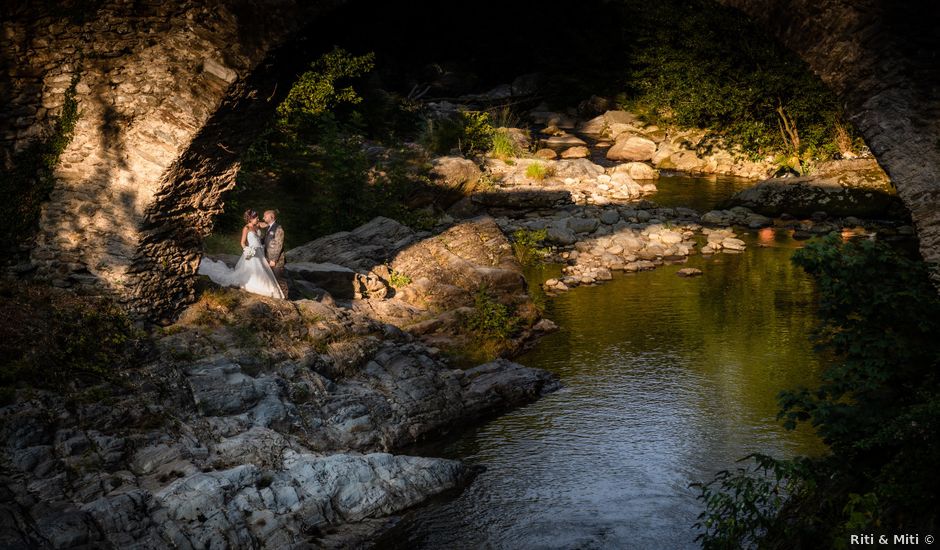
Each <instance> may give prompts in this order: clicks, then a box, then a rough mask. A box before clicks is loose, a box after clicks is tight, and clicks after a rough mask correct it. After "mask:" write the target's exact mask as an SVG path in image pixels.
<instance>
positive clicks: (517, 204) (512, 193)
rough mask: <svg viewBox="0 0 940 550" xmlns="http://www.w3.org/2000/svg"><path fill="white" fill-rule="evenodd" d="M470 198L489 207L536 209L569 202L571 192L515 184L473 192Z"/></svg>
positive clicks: (553, 206) (554, 206)
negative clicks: (495, 189) (508, 186)
mask: <svg viewBox="0 0 940 550" xmlns="http://www.w3.org/2000/svg"><path fill="white" fill-rule="evenodd" d="M471 200H472V201H473V202H474V203H477V204H479V205H481V206H485V207H487V208H491V209H507V210H523V211H524V210H536V209H540V208H556V207H559V206H564V205H566V204H571V202H572V201H571V192H570V191H567V190H565V189H544V188H542V187H535V186H517V187H512V188H510V189H504V190H500V191H487V192H483V193H474V194H473V195H472V196H471Z"/></svg>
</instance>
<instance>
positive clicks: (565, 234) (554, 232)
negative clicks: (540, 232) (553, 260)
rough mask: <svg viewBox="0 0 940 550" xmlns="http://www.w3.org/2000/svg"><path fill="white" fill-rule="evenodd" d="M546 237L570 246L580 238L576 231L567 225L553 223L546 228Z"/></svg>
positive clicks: (555, 242) (549, 240)
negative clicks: (559, 225) (560, 225)
mask: <svg viewBox="0 0 940 550" xmlns="http://www.w3.org/2000/svg"><path fill="white" fill-rule="evenodd" d="M545 239H546V240H547V241H548V242H550V243H552V244H558V245H561V246H568V245H571V244H574V243H575V242H576V241H577V240H578V237H577V235H575V233H574V231H572V230H570V229H568V228H567V227H558V226H555V225H553V226H550V227H548V229H547V230H546V236H545Z"/></svg>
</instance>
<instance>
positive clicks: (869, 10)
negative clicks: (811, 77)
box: [0, 0, 940, 319]
mask: <svg viewBox="0 0 940 550" xmlns="http://www.w3.org/2000/svg"><path fill="white" fill-rule="evenodd" d="M720 1H721V2H723V3H725V4H727V5H731V6H734V7H737V8H739V9H741V10H743V11H744V12H745V13H747V14H749V15H750V16H751V17H753V18H755V19H756V20H757V21H759V22H760V23H762V24H763V25H765V26H766V27H767V28H768V30H769V31H770V32H771V33H772V34H774V35H775V36H776V37H777V38H778V39H780V40H781V41H782V42H783V43H784V44H786V45H787V46H789V47H790V48H792V49H793V50H795V51H796V52H797V53H798V54H799V55H800V56H801V57H802V58H803V59H804V60H806V61H807V63H809V65H810V66H811V67H812V68H813V70H815V71H816V72H817V73H819V75H820V76H821V77H822V79H823V80H824V81H825V82H826V83H828V84H829V85H830V86H831V87H832V88H833V89H834V90H835V91H836V92H837V93H838V94H840V95H841V97H843V98H844V100H845V105H846V111H847V112H848V113H849V114H850V115H851V116H852V118H853V121H854V122H855V124H856V125H857V126H858V127H859V128H860V130H861V132H862V134H863V135H864V137H865V139H866V140H867V141H868V143H869V144H870V146H871V148H872V150H873V151H874V153H875V155H876V156H877V158H878V159H879V161H880V162H881V164H882V165H883V167H884V168H885V169H886V171H887V172H888V173H889V175H890V176H891V177H892V179H893V181H894V182H895V183H896V185H897V187H898V191H899V194H900V196H901V198H902V200H903V201H904V203H905V204H906V205H907V207H908V208H909V209H910V210H911V212H912V215H913V218H914V222H915V224H916V226H917V230H918V234H919V236H920V239H921V251H922V253H923V255H924V257H925V258H926V259H927V260H929V261H940V210H938V209H937V205H938V204H940V147H938V143H940V125H938V120H940V105H938V96H940V94H938V93H937V90H936V88H935V85H934V84H933V83H935V82H940V74H938V71H940V63H938V59H937V51H938V48H937V41H938V37H937V35H936V33H935V32H933V29H934V28H935V27H934V26H933V25H935V23H936V22H937V21H936V19H937V17H936V15H937V10H936V8H934V7H933V6H931V5H930V2H929V1H923V2H917V3H914V4H911V3H907V6H902V5H900V4H897V3H892V2H888V1H887V0H863V1H861V2H855V1H852V0H720ZM342 3H343V0H332V1H330V2H303V1H302V0H282V1H271V0H268V1H264V0H232V1H227V2H209V1H208V0H187V1H184V2H177V3H134V4H126V3H123V2H119V1H117V0H99V1H97V2H92V3H89V4H88V5H92V6H94V10H95V11H94V13H93V14H92V16H91V17H85V18H83V19H82V20H80V21H76V20H70V19H69V18H68V17H66V16H64V15H63V14H61V13H57V12H56V11H55V3H54V2H36V3H29V4H25V5H23V6H20V7H16V8H4V9H6V10H12V11H9V13H4V14H3V15H4V17H3V23H2V25H0V31H2V36H3V43H2V46H0V60H2V62H3V66H4V68H5V69H6V72H7V74H8V76H9V77H10V78H9V83H4V86H3V87H0V95H2V96H3V97H2V98H0V99H3V101H2V102H0V103H2V104H4V105H7V107H6V108H5V109H4V110H3V112H0V123H2V126H3V127H4V128H9V130H4V133H3V135H2V136H0V145H2V150H3V152H4V155H3V159H4V162H7V161H8V158H9V152H10V151H13V150H15V149H16V148H18V147H21V146H22V145H23V144H24V143H26V142H27V141H28V140H29V139H31V137H33V136H35V135H36V134H37V133H38V131H39V129H41V128H42V127H43V125H44V124H47V123H48V122H47V121H48V118H49V117H50V116H54V115H55V113H56V109H60V108H61V104H62V98H63V94H64V91H65V88H66V83H67V82H68V81H69V80H70V79H71V75H72V73H73V72H75V70H76V69H77V67H78V63H79V61H80V59H79V57H80V56H79V53H80V52H81V53H83V55H84V57H83V58H82V59H81V75H80V80H79V82H78V88H77V91H78V93H79V98H80V108H81V109H82V112H83V115H82V117H81V118H80V120H79V123H78V127H77V129H76V135H75V139H74V140H73V141H72V143H71V144H70V145H69V147H68V148H67V149H66V151H65V152H64V154H63V155H62V158H61V161H60V164H59V166H58V168H57V170H56V174H55V176H56V180H57V183H56V187H55V189H54V191H53V192H52V195H51V197H50V199H49V201H48V203H47V204H46V205H45V207H44V208H43V212H42V216H41V220H40V230H39V232H38V234H37V236H36V238H35V242H34V244H33V247H32V251H31V262H32V264H33V265H34V266H35V273H36V277H37V278H40V279H43V280H47V281H49V282H51V283H52V284H56V285H59V286H72V287H92V288H95V289H99V290H100V289H104V290H106V291H108V292H112V293H114V294H115V295H117V296H119V297H120V298H121V299H123V300H125V301H126V302H127V304H128V305H129V307H130V308H131V309H133V310H135V311H137V312H139V313H141V314H143V315H146V316H149V317H151V318H155V319H168V318H170V317H171V316H172V315H173V313H175V311H177V310H178V308H180V307H182V306H183V305H184V304H185V303H187V302H188V301H189V300H190V299H191V298H192V297H193V290H192V288H193V281H194V274H195V270H196V267H197V264H198V259H199V249H200V243H201V240H202V237H203V235H204V234H206V233H207V232H208V230H209V228H210V224H211V219H212V216H213V215H214V214H216V213H217V212H219V211H220V209H221V207H222V200H221V196H222V193H223V192H224V191H226V190H227V189H229V188H230V187H231V186H232V182H233V177H234V175H235V173H236V172H237V169H238V155H239V153H240V152H241V151H242V150H243V149H244V148H245V147H246V146H247V145H248V143H247V140H248V139H249V138H250V136H251V130H252V129H254V128H256V127H257V124H258V123H259V121H260V120H262V119H263V118H264V117H266V116H269V115H270V112H271V110H272V109H273V108H274V106H275V105H276V102H277V99H278V97H279V94H282V93H283V92H284V91H285V90H283V89H280V90H278V89H277V87H276V86H275V83H276V82H277V80H278V79H279V78H280V77H281V75H283V74H285V73H289V71H291V70H295V68H292V65H291V59H292V56H291V51H292V50H293V49H295V48H296V47H298V45H300V44H302V42H303V40H302V38H303V37H304V32H305V28H309V26H310V25H312V24H313V23H314V22H315V21H316V20H317V19H318V18H319V17H321V16H322V15H323V14H325V13H326V12H328V11H330V10H332V9H334V8H335V7H336V6H337V5H339V4H342ZM912 6H913V7H912ZM403 9H404V8H403ZM912 36H913V37H914V38H915V39H914V40H912ZM294 57H295V58H296V57H298V56H294ZM37 82H39V84H37Z"/></svg>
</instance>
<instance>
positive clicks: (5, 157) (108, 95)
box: [0, 0, 338, 318]
mask: <svg viewBox="0 0 940 550" xmlns="http://www.w3.org/2000/svg"><path fill="white" fill-rule="evenodd" d="M335 3H338V2H303V1H301V0H297V1H293V0H281V1H274V0H267V1H265V0H257V1H250V0H243V1H225V2H214V1H211V0H190V1H184V2H156V1H144V2H141V1H134V2H131V1H127V0H104V1H97V2H84V3H80V5H82V6H84V10H83V11H79V12H76V11H69V10H65V9H57V8H56V7H55V4H56V3H54V2H36V3H32V4H27V3H23V5H22V6H19V7H16V8H3V9H4V14H3V15H4V17H3V23H2V27H0V31H2V36H3V42H2V46H0V60H2V68H3V71H4V72H5V73H6V76H7V78H6V79H4V81H3V86H2V87H0V99H2V102H0V104H2V105H4V107H3V109H2V112H0V128H4V130H3V133H2V135H0V151H2V161H3V162H4V164H5V165H7V166H9V164H10V162H11V161H12V158H13V153H14V152H15V151H17V150H20V149H22V148H23V147H24V146H25V145H26V144H27V143H28V142H29V140H31V139H34V138H36V137H37V136H40V135H42V133H43V132H46V131H48V128H49V127H50V125H51V121H52V120H53V119H54V117H55V116H56V115H57V114H58V112H59V111H60V110H61V107H62V104H63V101H64V94H65V91H66V89H67V87H68V86H69V83H70V81H71V79H72V77H73V75H76V74H77V75H78V77H79V80H78V84H77V88H76V92H77V96H78V102H79V109H80V113H81V115H80V118H79V121H78V125H77V127H76V130H75V137H74V139H73V140H72V142H71V143H70V144H69V146H68V148H67V149H66V150H65V151H64V153H63V155H62V157H61V160H60V163H59V166H58V167H57V169H56V172H55V179H56V185H55V189H54V190H53V192H52V194H51V197H50V200H49V201H48V203H47V204H46V205H45V206H44V208H43V211H42V214H41V219H40V230H39V232H38V234H36V235H35V237H34V239H35V240H34V242H33V246H32V252H31V258H30V259H31V261H32V263H33V265H34V267H35V274H36V277H37V278H39V279H41V280H47V281H49V282H51V283H52V284H54V285H56V286H64V287H82V288H85V287H91V288H93V289H95V290H96V291H100V290H105V291H107V292H113V293H115V294H116V295H118V296H119V297H121V298H122V299H124V300H126V301H127V302H128V303H129V305H130V307H131V308H132V309H134V310H137V311H139V312H142V313H144V314H147V315H149V316H151V317H155V318H159V317H161V316H164V315H166V314H172V313H173V312H174V311H175V310H176V309H177V308H179V307H181V306H182V305H184V303H185V302H186V301H187V300H188V299H189V298H190V297H191V295H192V290H191V288H192V281H193V277H192V275H193V274H194V273H195V270H196V267H197V265H198V261H199V254H200V243H201V239H202V237H203V236H204V235H205V234H206V233H207V232H208V230H209V228H210V223H211V218H212V216H213V215H214V214H215V213H217V212H218V211H219V210H220V209H221V208H222V202H221V195H222V193H223V192H224V191H226V190H227V189H230V188H231V186H232V185H233V183H234V179H233V178H234V175H235V173H236V171H237V168H238V162H237V159H238V154H239V153H240V152H241V151H243V150H244V148H245V147H246V146H247V145H248V142H249V141H250V140H251V138H252V136H253V135H254V133H255V132H256V131H257V128H258V127H259V126H260V125H261V124H262V123H263V120H264V118H263V117H265V116H267V115H270V113H271V110H272V109H273V108H274V106H276V104H277V101H278V99H279V97H280V96H281V95H282V94H283V92H284V89H283V87H281V89H280V90H278V88H277V85H276V83H277V80H278V76H281V77H283V76H284V75H283V73H284V72H289V71H291V70H296V69H297V68H298V67H296V66H293V67H292V66H290V65H291V63H292V62H293V61H292V60H293V59H294V58H295V57H297V56H291V50H292V49H293V48H295V47H297V44H298V42H302V41H301V40H299V37H300V36H302V31H303V27H304V26H305V25H308V24H309V23H310V22H312V21H315V19H316V17H317V15H318V14H320V13H323V12H324V11H326V10H328V9H330V8H331V7H332V5H333V4H335ZM285 44H290V46H285ZM279 48H280V49H279Z"/></svg>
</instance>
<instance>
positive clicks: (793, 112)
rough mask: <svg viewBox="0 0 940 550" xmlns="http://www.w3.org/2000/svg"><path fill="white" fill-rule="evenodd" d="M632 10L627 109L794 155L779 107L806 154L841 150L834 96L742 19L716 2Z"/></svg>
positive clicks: (756, 152)
mask: <svg viewBox="0 0 940 550" xmlns="http://www.w3.org/2000/svg"><path fill="white" fill-rule="evenodd" d="M625 9H626V12H627V13H626V17H627V18H628V19H629V20H630V21H631V37H632V39H633V43H632V44H631V47H629V48H628V50H627V52H626V54H627V57H628V61H629V68H628V71H627V74H626V77H627V78H626V79H625V88H626V93H625V94H624V95H623V96H622V98H621V103H622V104H623V105H624V106H626V107H628V108H631V109H635V110H637V111H640V112H644V113H646V115H647V117H648V118H649V119H651V121H664V122H668V123H673V124H677V125H679V126H681V127H700V128H707V129H710V130H712V131H713V135H712V136H711V137H713V138H721V139H723V140H724V141H726V142H727V143H729V144H731V145H739V146H741V147H742V149H743V151H744V152H745V153H747V154H749V155H751V156H753V157H761V156H764V155H767V154H769V153H775V152H789V151H790V149H791V145H792V144H791V143H788V140H789V137H787V136H783V135H781V131H780V127H779V122H780V121H779V115H778V112H777V109H778V107H779V108H782V109H783V111H784V112H785V113H786V114H787V116H788V117H789V119H790V120H791V122H793V123H794V127H795V128H798V133H799V136H800V147H799V151H797V157H798V158H802V155H803V154H807V155H808V156H810V157H815V156H827V155H830V154H831V153H834V152H836V151H838V149H839V147H838V145H837V143H836V140H837V124H838V123H840V121H841V112H840V109H839V105H838V102H837V99H836V97H835V95H834V94H833V93H832V92H831V91H829V90H828V89H827V88H826V87H825V85H823V83H822V82H821V81H820V80H819V79H818V78H817V77H816V76H814V75H813V73H812V71H810V69H809V68H808V67H807V66H806V65H805V64H804V63H803V62H802V61H800V60H799V59H798V58H797V57H796V55H795V54H794V53H793V52H790V51H789V50H787V49H785V48H784V47H783V46H781V45H779V44H777V43H776V42H775V41H773V40H771V39H769V38H768V37H767V35H766V33H765V32H764V31H763V30H761V29H760V28H758V27H757V26H756V25H755V24H754V23H753V22H751V21H750V20H748V19H747V18H746V17H745V16H744V15H743V14H742V13H740V12H739V11H737V10H734V9H732V8H728V7H723V6H720V5H718V4H717V3H716V2H714V1H712V0H666V1H664V2H654V3H650V2H630V3H628V4H627V5H626V8H625ZM665 22H668V23H665ZM843 124H844V122H843Z"/></svg>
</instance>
